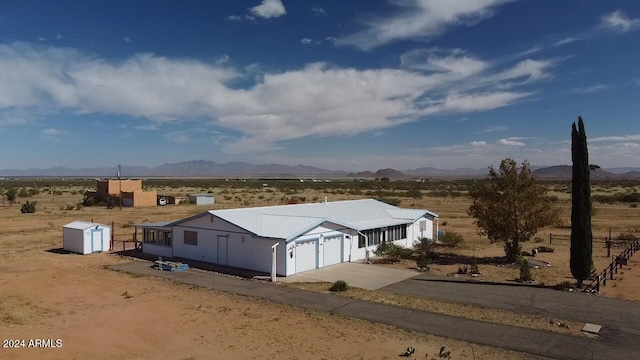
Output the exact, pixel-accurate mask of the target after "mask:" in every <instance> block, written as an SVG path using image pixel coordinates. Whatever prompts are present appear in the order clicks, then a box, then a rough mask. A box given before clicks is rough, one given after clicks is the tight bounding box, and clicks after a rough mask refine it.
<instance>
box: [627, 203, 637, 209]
mask: <svg viewBox="0 0 640 360" xmlns="http://www.w3.org/2000/svg"><path fill="white" fill-rule="evenodd" d="M629 207H630V208H634V209H635V208H637V207H638V204H637V203H633V204H631V205H629Z"/></svg>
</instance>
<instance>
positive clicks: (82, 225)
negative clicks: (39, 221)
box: [63, 220, 107, 230]
mask: <svg viewBox="0 0 640 360" xmlns="http://www.w3.org/2000/svg"><path fill="white" fill-rule="evenodd" d="M96 226H100V227H106V226H107V225H104V224H100V223H94V222H88V221H79V220H78V221H74V222H70V223H68V224H67V225H65V226H63V227H65V228H67V229H78V230H86V229H89V228H92V227H96Z"/></svg>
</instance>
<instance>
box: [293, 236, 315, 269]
mask: <svg viewBox="0 0 640 360" xmlns="http://www.w3.org/2000/svg"><path fill="white" fill-rule="evenodd" d="M316 245H317V240H311V241H303V242H299V243H296V274H297V273H301V272H303V271H307V270H311V269H315V268H316V254H317V251H316Z"/></svg>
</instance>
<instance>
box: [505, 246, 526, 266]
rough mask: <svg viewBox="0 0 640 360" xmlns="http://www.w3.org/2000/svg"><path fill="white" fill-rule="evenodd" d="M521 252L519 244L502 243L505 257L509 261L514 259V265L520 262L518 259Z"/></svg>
mask: <svg viewBox="0 0 640 360" xmlns="http://www.w3.org/2000/svg"><path fill="white" fill-rule="evenodd" d="M521 251H522V247H521V246H520V244H515V243H513V242H505V243H504V253H505V255H507V258H509V259H515V260H516V261H514V262H515V263H518V262H519V261H520V258H521V257H522V254H521Z"/></svg>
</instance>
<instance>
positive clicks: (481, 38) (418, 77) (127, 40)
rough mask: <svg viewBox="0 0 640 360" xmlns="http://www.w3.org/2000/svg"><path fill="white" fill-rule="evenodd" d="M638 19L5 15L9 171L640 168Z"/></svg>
mask: <svg viewBox="0 0 640 360" xmlns="http://www.w3.org/2000/svg"><path fill="white" fill-rule="evenodd" d="M638 44H640V2H638V1H631V0H628V1H616V0H608V1H604V0H600V1H595V0H579V1H578V0H575V1H574V0H566V1H534V0H477V1H467V0H447V1H441V0H367V1H343V0H295V1H293V0H290V1H287V0H281V1H280V0H228V1H222V0H220V1H182V2H176V1H116V0H113V1H55V2H54V1H33V0H23V1H17V0H16V1H5V2H3V5H2V6H1V7H0V134H1V136H2V140H0V152H1V153H2V154H3V156H2V158H0V168H30V167H52V166H69V167H95V166H116V165H117V164H120V163H121V164H127V165H146V166H157V165H160V164H162V163H166V162H179V161H185V160H197V159H205V160H214V161H217V162H229V161H247V162H253V163H284V164H289V165H296V164H305V165H314V166H319V167H324V168H329V169H345V170H376V169H378V168H385V167H392V168H396V169H401V170H403V169H409V168H417V167H423V166H433V167H438V168H445V169H450V168H457V167H472V168H483V167H486V166H488V165H491V164H498V163H499V162H500V160H501V159H504V158H506V157H512V158H515V159H517V160H519V161H521V160H525V159H527V160H529V162H530V163H532V164H534V165H555V164H570V162H571V157H570V153H569V147H570V144H569V138H570V129H571V123H572V122H573V121H575V120H576V119H577V116H578V115H582V116H583V117H584V120H585V124H586V129H587V136H588V140H589V150H590V155H591V162H592V163H597V164H599V165H601V166H603V167H618V166H640V156H638V154H639V153H640V125H639V124H640V122H639V121H638V114H640V101H639V100H640V66H639V65H638V64H640V45H638Z"/></svg>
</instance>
